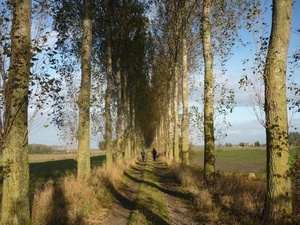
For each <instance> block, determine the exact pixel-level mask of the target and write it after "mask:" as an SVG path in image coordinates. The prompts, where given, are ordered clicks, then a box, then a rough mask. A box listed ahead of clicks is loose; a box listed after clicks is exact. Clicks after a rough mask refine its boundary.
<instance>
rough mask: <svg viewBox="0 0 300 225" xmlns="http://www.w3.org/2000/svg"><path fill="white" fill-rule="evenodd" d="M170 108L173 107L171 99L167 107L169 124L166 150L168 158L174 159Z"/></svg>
mask: <svg viewBox="0 0 300 225" xmlns="http://www.w3.org/2000/svg"><path fill="white" fill-rule="evenodd" d="M172 108H173V104H172V102H171V101H169V109H168V124H169V129H168V147H167V151H168V158H169V159H170V160H173V159H174V150H173V141H172V134H173V130H174V127H173V120H172V111H173V110H172Z"/></svg>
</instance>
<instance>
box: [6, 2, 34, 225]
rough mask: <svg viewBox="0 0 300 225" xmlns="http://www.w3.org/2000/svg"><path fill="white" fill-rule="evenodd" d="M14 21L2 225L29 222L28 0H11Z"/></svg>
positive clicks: (8, 84) (29, 10) (7, 99)
mask: <svg viewBox="0 0 300 225" xmlns="http://www.w3.org/2000/svg"><path fill="white" fill-rule="evenodd" d="M11 2H12V6H13V21H12V30H11V55H10V68H9V74H8V80H7V83H6V86H5V89H4V96H5V108H6V109H5V119H4V144H3V147H4V149H3V161H4V162H3V164H4V168H3V175H4V180H3V197H2V213H1V224H21V225H22V224H31V221H30V211H29V199H28V192H29V162H28V125H27V120H28V115H27V114H28V113H27V108H28V86H29V75H30V57H31V45H30V31H31V0H23V1H17V0H14V1H11Z"/></svg>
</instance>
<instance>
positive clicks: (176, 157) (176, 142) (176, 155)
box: [173, 61, 179, 163]
mask: <svg viewBox="0 0 300 225" xmlns="http://www.w3.org/2000/svg"><path fill="white" fill-rule="evenodd" d="M178 73H179V65H178V62H177V61H175V73H174V100H173V101H174V103H173V104H174V105H173V110H174V111H173V113H174V117H173V119H174V127H173V128H174V145H173V148H174V160H175V162H177V163H179V137H178V135H179V131H178V125H179V119H178Z"/></svg>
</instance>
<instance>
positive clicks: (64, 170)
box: [0, 155, 105, 188]
mask: <svg viewBox="0 0 300 225" xmlns="http://www.w3.org/2000/svg"><path fill="white" fill-rule="evenodd" d="M104 160H105V155H98V156H92V157H91V167H92V168H94V167H96V166H100V165H101V164H102V162H103V161H104ZM2 169H3V167H2V166H0V171H2ZM76 170H77V162H76V161H75V160H74V159H64V160H54V161H46V162H32V163H29V176H30V186H31V188H34V187H35V186H36V185H39V184H44V183H46V182H49V181H55V180H58V179H59V178H62V177H65V176H67V175H69V174H76ZM0 185H2V179H1V180H0Z"/></svg>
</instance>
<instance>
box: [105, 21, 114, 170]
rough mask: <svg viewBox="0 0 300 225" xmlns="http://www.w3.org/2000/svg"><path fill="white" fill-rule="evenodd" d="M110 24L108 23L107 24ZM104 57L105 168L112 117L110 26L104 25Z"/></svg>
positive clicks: (108, 162) (108, 159) (109, 162)
mask: <svg viewBox="0 0 300 225" xmlns="http://www.w3.org/2000/svg"><path fill="white" fill-rule="evenodd" d="M109 24H110V23H109ZM106 26H107V30H106V34H107V35H106V39H107V46H106V48H107V49H106V55H107V65H106V73H107V87H106V93H105V150H106V166H107V167H110V166H112V163H113V160H112V117H111V110H110V105H111V91H112V53H111V35H110V34H111V32H110V29H111V28H110V25H106Z"/></svg>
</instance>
